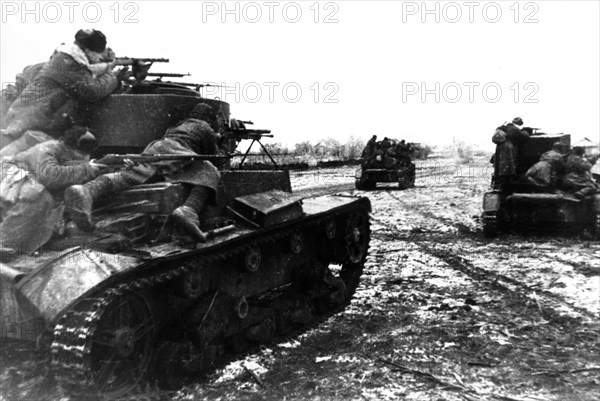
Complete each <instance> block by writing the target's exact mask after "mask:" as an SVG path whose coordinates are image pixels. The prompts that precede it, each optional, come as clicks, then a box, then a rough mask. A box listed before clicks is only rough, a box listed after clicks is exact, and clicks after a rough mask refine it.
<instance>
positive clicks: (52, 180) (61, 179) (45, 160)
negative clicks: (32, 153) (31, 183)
mask: <svg viewBox="0 0 600 401" xmlns="http://www.w3.org/2000/svg"><path fill="white" fill-rule="evenodd" d="M29 164H30V168H33V170H34V175H35V176H36V178H37V180H38V181H39V182H40V184H42V185H43V186H44V187H46V188H47V189H49V190H61V189H65V188H67V187H69V186H71V185H78V184H84V183H86V182H87V181H90V180H92V179H93V178H95V177H96V176H97V175H98V174H99V169H98V168H96V167H94V165H91V164H90V163H87V162H85V161H82V160H74V161H71V162H67V163H64V164H61V163H60V162H59V160H58V158H57V151H50V152H46V153H43V154H41V155H39V158H38V161H37V163H35V165H33V166H32V165H31V163H29Z"/></svg>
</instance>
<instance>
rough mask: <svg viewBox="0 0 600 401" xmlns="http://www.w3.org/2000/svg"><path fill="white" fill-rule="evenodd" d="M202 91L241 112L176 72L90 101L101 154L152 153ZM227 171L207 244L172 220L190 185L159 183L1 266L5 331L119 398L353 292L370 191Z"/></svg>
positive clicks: (180, 376) (12, 340) (101, 206)
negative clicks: (311, 191) (327, 192)
mask: <svg viewBox="0 0 600 401" xmlns="http://www.w3.org/2000/svg"><path fill="white" fill-rule="evenodd" d="M200 102H204V103H207V104H209V105H210V106H211V107H213V108H214V110H215V111H217V112H219V113H220V115H221V116H223V117H224V118H226V119H227V120H228V119H229V105H228V104H227V103H225V102H222V101H219V100H211V99H204V98H202V97H201V96H200V93H199V92H198V91H196V90H194V89H190V88H189V87H186V86H182V85H178V84H173V83H166V82H146V81H143V82H139V83H138V85H134V86H133V87H132V88H131V89H130V90H129V91H127V92H126V93H120V94H114V95H111V96H109V97H108V98H106V99H105V100H103V101H101V102H99V103H97V104H95V105H94V106H93V107H92V108H90V109H89V110H88V111H87V112H88V114H87V115H88V117H89V126H90V127H91V129H92V131H93V132H94V133H95V134H96V135H97V136H98V138H99V144H100V148H99V151H98V155H102V154H105V153H129V152H136V151H140V150H141V149H143V148H144V147H145V146H146V145H147V144H148V143H149V142H150V141H152V140H154V139H158V138H160V137H162V135H163V134H164V132H165V129H166V128H167V127H169V126H170V125H173V124H175V123H176V122H178V121H179V120H181V119H182V118H184V117H185V116H186V114H187V113H188V112H189V111H190V110H191V109H192V108H193V107H194V106H195V105H196V104H198V103H200ZM253 138H254V137H253ZM221 175H222V181H223V188H222V191H221V193H220V194H219V195H220V196H219V197H218V199H219V202H218V204H217V206H211V207H208V208H205V210H204V211H203V215H202V216H201V217H202V218H201V220H202V227H201V228H203V229H204V230H206V231H208V233H209V240H208V241H207V242H206V243H197V242H194V241H193V240H192V239H191V238H189V237H187V236H185V235H183V234H180V233H178V232H177V227H170V226H169V224H167V221H168V220H167V217H168V216H169V214H170V213H171V212H172V211H173V210H174V209H175V208H176V207H177V206H179V205H181V204H182V202H183V201H184V200H185V199H186V195H187V191H188V189H187V188H186V187H185V186H184V185H182V184H172V183H165V182H156V183H152V184H144V185H140V186H137V187H134V188H132V189H129V190H127V191H124V192H121V193H119V194H116V195H114V196H111V197H110V199H104V200H103V201H102V202H99V203H98V204H95V205H94V213H93V219H94V222H95V223H96V229H95V231H94V232H92V233H86V232H82V231H79V230H77V229H75V228H74V226H72V225H69V224H67V229H66V231H65V234H64V235H62V236H57V237H55V238H53V239H52V240H51V241H50V242H49V243H48V244H47V245H46V246H45V247H44V248H43V249H41V250H40V252H39V253H36V254H35V255H21V256H18V257H17V258H16V259H14V260H12V261H11V262H10V263H8V264H2V265H1V273H2V274H1V276H2V280H1V286H2V288H1V292H0V295H1V297H2V303H1V313H2V320H1V325H2V327H1V329H2V332H1V335H2V343H3V344H5V345H6V344H9V345H10V344H12V346H17V347H19V348H28V347H29V348H37V349H40V350H42V351H44V352H46V353H47V354H48V356H49V358H48V361H49V365H50V371H51V373H52V374H53V375H54V377H55V379H56V380H57V382H58V383H60V385H61V386H62V387H63V388H64V389H66V390H67V391H69V392H71V393H73V394H80V395H82V394H86V395H89V394H96V395H98V396H101V397H104V398H106V399H113V398H115V397H120V396H123V395H126V394H129V393H131V392H132V391H135V389H137V388H139V387H140V386H146V385H148V383H151V384H152V383H158V384H159V385H160V386H161V387H164V388H174V387H177V386H179V385H180V384H181V383H182V382H185V381H186V380H188V379H189V378H190V377H198V374H201V373H203V372H208V371H210V370H211V369H213V368H214V367H215V366H217V365H219V364H221V363H223V362H224V361H226V360H227V359H229V358H231V357H232V356H235V355H238V354H239V353H240V352H243V351H245V350H248V349H253V348H254V347H256V346H257V345H259V344H264V343H269V342H271V341H273V340H276V339H279V338H282V336H289V335H294V334H297V333H300V332H302V331H304V330H306V329H307V328H309V327H311V326H312V325H314V324H315V323H317V322H319V321H321V320H322V319H323V318H325V317H327V316H330V315H331V314H333V313H335V312H337V311H340V310H341V309H342V308H343V307H344V306H345V305H346V304H348V302H349V301H350V299H351V297H352V295H353V293H354V291H355V289H356V287H357V285H358V284H359V280H360V276H361V273H362V271H363V265H364V262H365V259H366V257H367V252H368V247H369V236H370V231H369V212H370V203H369V200H368V198H365V197H350V196H321V197H314V198H304V199H302V198H299V197H297V196H295V195H294V194H293V193H292V190H291V184H290V178H289V172H288V171H286V170H284V169H272V170H264V171H255V170H254V171H250V170H243V169H239V168H230V167H228V164H227V163H224V165H223V166H221Z"/></svg>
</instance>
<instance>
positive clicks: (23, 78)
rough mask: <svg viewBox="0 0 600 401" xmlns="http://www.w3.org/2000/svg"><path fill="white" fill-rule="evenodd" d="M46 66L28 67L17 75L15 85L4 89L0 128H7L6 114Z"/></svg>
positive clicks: (0, 109) (39, 64) (41, 64)
mask: <svg viewBox="0 0 600 401" xmlns="http://www.w3.org/2000/svg"><path fill="white" fill-rule="evenodd" d="M45 64H46V63H38V64H33V65H28V66H27V67H25V68H24V69H23V72H20V73H18V74H17V75H16V77H15V84H14V85H12V84H9V85H7V86H6V88H5V89H2V104H1V105H0V120H1V125H0V128H2V129H4V128H6V126H7V123H6V114H7V113H8V109H9V108H10V106H11V105H12V104H13V102H14V101H15V100H17V98H18V97H19V95H20V94H21V92H23V90H24V89H25V88H26V87H27V85H29V84H30V83H32V82H33V80H34V79H35V77H36V76H37V75H38V74H39V72H40V71H41V70H42V67H44V65H45Z"/></svg>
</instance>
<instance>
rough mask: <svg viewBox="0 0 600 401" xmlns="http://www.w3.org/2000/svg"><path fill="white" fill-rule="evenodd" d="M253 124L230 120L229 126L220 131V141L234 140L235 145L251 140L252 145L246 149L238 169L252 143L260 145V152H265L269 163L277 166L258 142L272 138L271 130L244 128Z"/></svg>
mask: <svg viewBox="0 0 600 401" xmlns="http://www.w3.org/2000/svg"><path fill="white" fill-rule="evenodd" d="M253 124H254V123H253V122H252V121H244V120H234V119H231V122H230V123H229V126H225V127H224V129H222V131H221V138H222V141H230V140H235V141H236V143H237V142H240V141H242V140H244V139H252V143H251V144H250V146H248V149H247V150H246V153H245V154H244V157H243V158H242V161H241V162H240V167H241V166H242V165H243V164H244V161H245V160H246V157H247V156H248V154H249V153H250V150H251V149H252V145H254V142H258V144H259V145H260V147H261V148H262V150H263V151H264V152H265V154H266V155H267V156H269V159H271V162H272V163H273V164H274V165H275V166H277V162H275V159H273V156H271V153H270V152H269V151H268V150H267V148H265V146H264V145H263V144H262V142H261V141H260V140H261V139H262V138H263V137H268V138H273V135H272V134H271V130H268V129H249V128H246V125H253Z"/></svg>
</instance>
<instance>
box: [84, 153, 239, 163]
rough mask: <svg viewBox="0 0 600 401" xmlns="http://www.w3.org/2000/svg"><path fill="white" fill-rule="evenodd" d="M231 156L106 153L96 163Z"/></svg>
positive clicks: (214, 158)
mask: <svg viewBox="0 0 600 401" xmlns="http://www.w3.org/2000/svg"><path fill="white" fill-rule="evenodd" d="M230 157H232V156H222V155H170V154H162V155H139V154H125V155H117V154H108V155H105V156H104V157H102V158H101V159H99V160H96V163H98V164H105V165H107V166H115V165H122V164H125V161H126V160H131V161H132V162H134V163H148V164H152V163H159V162H165V161H182V162H185V161H194V160H208V161H211V160H222V159H229V158H230Z"/></svg>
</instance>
